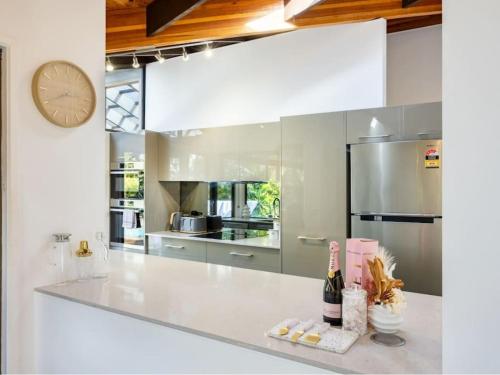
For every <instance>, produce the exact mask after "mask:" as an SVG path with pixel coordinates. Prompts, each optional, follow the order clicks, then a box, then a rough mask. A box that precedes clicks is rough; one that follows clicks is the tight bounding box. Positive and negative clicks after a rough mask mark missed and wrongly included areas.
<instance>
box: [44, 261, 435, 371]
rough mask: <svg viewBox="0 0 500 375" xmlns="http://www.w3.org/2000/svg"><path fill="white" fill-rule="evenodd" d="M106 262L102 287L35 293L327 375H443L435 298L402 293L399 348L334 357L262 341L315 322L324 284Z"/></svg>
mask: <svg viewBox="0 0 500 375" xmlns="http://www.w3.org/2000/svg"><path fill="white" fill-rule="evenodd" d="M110 258H111V261H110V268H111V271H110V273H109V276H108V278H107V279H92V280H88V281H84V282H73V283H67V284H65V285H60V286H56V285H52V286H46V287H40V288H37V289H36V290H37V291H38V292H41V293H45V294H49V295H52V296H55V297H60V298H64V299H67V300H70V301H74V302H78V303H83V304H86V305H89V306H93V307H96V308H101V309H104V310H108V311H111V312H115V313H118V314H123V315H127V316H130V317H132V318H137V319H142V320H145V321H149V322H152V323H155V324H161V325H164V326H167V327H171V328H175V329H179V330H182V331H185V332H190V333H193V334H197V335H202V336H205V337H209V338H212V339H216V340H221V341H224V342H227V343H231V344H234V345H239V346H242V347H246V348H250V349H253V350H257V351H260V352H264V353H268V354H271V355H276V356H279V357H284V358H287V359H291V360H295V361H299V362H303V363H306V364H309V365H312V366H316V367H320V368H324V369H328V370H331V371H338V372H358V373H440V372H441V298H440V297H435V296H429V295H423V294H415V293H406V296H407V302H408V309H407V311H406V313H405V320H404V323H403V326H402V330H401V332H400V335H401V336H402V337H404V338H405V339H406V341H407V343H406V345H405V346H402V347H397V348H389V347H385V346H381V345H377V344H375V343H372V342H371V341H370V335H369V334H367V335H365V336H364V337H362V338H361V339H359V340H358V341H357V342H356V343H355V344H354V346H353V347H352V348H351V349H349V351H348V352H347V353H345V354H335V353H331V352H326V351H322V350H318V349H313V348H309V347H305V346H302V345H295V344H292V343H289V342H284V341H280V340H276V339H274V338H270V337H267V336H265V334H264V333H265V332H266V331H267V330H269V329H270V328H271V327H273V326H274V325H275V324H277V323H279V322H280V321H282V320H283V319H285V318H289V317H297V318H300V319H309V318H313V319H315V320H317V321H321V319H322V288H323V281H322V280H319V279H310V278H305V277H297V276H290V275H283V274H278V273H271V272H263V271H254V270H248V269H243V268H232V267H227V266H221V265H214V264H205V263H200V262H190V261H184V260H179V259H171V258H162V257H154V256H147V255H141V254H133V253H124V252H119V251H111V256H110ZM193 290H196V293H193ZM200 296H203V298H200Z"/></svg>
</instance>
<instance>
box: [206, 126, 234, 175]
mask: <svg viewBox="0 0 500 375" xmlns="http://www.w3.org/2000/svg"><path fill="white" fill-rule="evenodd" d="M203 131H204V132H205V134H206V139H205V149H206V150H207V163H206V166H207V172H206V173H207V176H206V178H207V179H206V181H238V180H239V164H238V163H239V162H238V159H239V156H238V131H237V129H236V127H235V126H227V127H221V128H210V129H203Z"/></svg>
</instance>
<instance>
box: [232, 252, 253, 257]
mask: <svg viewBox="0 0 500 375" xmlns="http://www.w3.org/2000/svg"><path fill="white" fill-rule="evenodd" d="M229 254H231V255H236V256H239V257H247V258H250V257H253V254H252V253H246V254H244V253H238V252H237V251H231V252H230V253H229Z"/></svg>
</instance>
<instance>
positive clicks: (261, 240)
mask: <svg viewBox="0 0 500 375" xmlns="http://www.w3.org/2000/svg"><path fill="white" fill-rule="evenodd" d="M146 236H157V237H164V238H178V239H183V240H193V241H202V242H215V243H225V244H230V245H240V246H253V247H265V248H269V249H279V248H280V240H279V239H278V238H272V237H271V236H269V235H267V236H265V237H256V238H244V239H241V240H234V241H231V240H218V239H215V238H200V237H195V234H191V233H181V232H171V231H162V232H151V233H146Z"/></svg>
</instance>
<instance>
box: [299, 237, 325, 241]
mask: <svg viewBox="0 0 500 375" xmlns="http://www.w3.org/2000/svg"><path fill="white" fill-rule="evenodd" d="M297 239H299V240H304V241H326V238H325V237H308V236H297Z"/></svg>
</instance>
